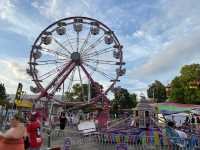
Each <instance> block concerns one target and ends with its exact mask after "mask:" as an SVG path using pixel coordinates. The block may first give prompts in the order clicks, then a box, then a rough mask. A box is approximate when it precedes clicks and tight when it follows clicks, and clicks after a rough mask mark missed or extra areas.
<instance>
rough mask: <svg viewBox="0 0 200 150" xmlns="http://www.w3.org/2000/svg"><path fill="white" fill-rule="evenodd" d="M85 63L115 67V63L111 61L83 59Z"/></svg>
mask: <svg viewBox="0 0 200 150" xmlns="http://www.w3.org/2000/svg"><path fill="white" fill-rule="evenodd" d="M84 61H86V62H91V63H97V64H108V65H116V61H111V60H101V59H89V58H88V59H85V60H84Z"/></svg>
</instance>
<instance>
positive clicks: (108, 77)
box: [84, 63, 114, 80]
mask: <svg viewBox="0 0 200 150" xmlns="http://www.w3.org/2000/svg"><path fill="white" fill-rule="evenodd" d="M84 64H85V65H86V66H87V67H88V68H90V69H92V70H93V71H96V72H98V73H100V74H101V75H103V76H104V77H106V78H107V79H109V80H114V78H113V77H111V76H110V75H108V74H106V73H105V72H103V71H100V70H98V69H97V68H95V67H93V66H91V65H89V64H88V63H84Z"/></svg>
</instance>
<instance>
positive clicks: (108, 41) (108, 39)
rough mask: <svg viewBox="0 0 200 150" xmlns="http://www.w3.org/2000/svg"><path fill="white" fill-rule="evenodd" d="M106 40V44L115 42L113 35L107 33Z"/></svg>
mask: <svg viewBox="0 0 200 150" xmlns="http://www.w3.org/2000/svg"><path fill="white" fill-rule="evenodd" d="M104 41H105V43H106V44H108V45H110V44H112V43H113V38H112V36H111V35H105V37H104Z"/></svg>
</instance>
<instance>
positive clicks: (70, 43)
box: [63, 33, 74, 52]
mask: <svg viewBox="0 0 200 150" xmlns="http://www.w3.org/2000/svg"><path fill="white" fill-rule="evenodd" d="M66 37H67V40H66V41H65V42H63V43H66V42H67V41H68V43H69V45H70V47H71V50H72V52H73V51H74V49H73V46H72V42H71V41H70V39H69V35H68V33H66Z"/></svg>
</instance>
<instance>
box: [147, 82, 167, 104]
mask: <svg viewBox="0 0 200 150" xmlns="http://www.w3.org/2000/svg"><path fill="white" fill-rule="evenodd" d="M147 95H148V97H149V98H153V99H154V100H155V102H158V103H159V102H164V101H165V100H166V99H167V97H166V90H165V86H164V85H163V84H162V83H161V82H160V81H157V80H156V81H155V82H154V83H153V84H151V85H150V86H149V89H148V90H147Z"/></svg>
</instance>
